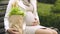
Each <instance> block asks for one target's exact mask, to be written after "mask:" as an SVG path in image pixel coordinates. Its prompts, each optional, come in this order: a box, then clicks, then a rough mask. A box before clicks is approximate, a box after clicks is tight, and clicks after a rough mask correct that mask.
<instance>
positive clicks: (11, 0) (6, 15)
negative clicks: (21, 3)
mask: <svg viewBox="0 0 60 34" xmlns="http://www.w3.org/2000/svg"><path fill="white" fill-rule="evenodd" d="M12 2H13V0H10V1H9V3H8V5H7V9H6V13H5V17H4V25H5V30H7V29H8V28H9V21H8V17H9V13H10V10H11V5H12Z"/></svg>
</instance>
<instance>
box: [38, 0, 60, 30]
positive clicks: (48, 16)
mask: <svg viewBox="0 0 60 34" xmlns="http://www.w3.org/2000/svg"><path fill="white" fill-rule="evenodd" d="M37 8H38V9H37V10H38V15H39V19H40V22H41V23H40V24H41V25H43V26H46V27H55V28H58V29H59V30H60V0H38V1H37Z"/></svg>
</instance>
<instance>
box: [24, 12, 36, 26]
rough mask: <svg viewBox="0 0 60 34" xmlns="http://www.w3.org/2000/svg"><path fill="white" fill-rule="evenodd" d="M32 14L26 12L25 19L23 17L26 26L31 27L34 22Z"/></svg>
mask: <svg viewBox="0 0 60 34" xmlns="http://www.w3.org/2000/svg"><path fill="white" fill-rule="evenodd" d="M34 17H35V16H34V14H33V13H32V12H26V17H25V21H26V25H32V24H33V22H34Z"/></svg>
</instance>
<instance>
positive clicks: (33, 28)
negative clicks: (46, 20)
mask: <svg viewBox="0 0 60 34" xmlns="http://www.w3.org/2000/svg"><path fill="white" fill-rule="evenodd" d="M42 28H44V29H45V28H46V27H44V26H40V25H37V26H26V29H25V33H26V34H35V32H36V30H38V29H42Z"/></svg>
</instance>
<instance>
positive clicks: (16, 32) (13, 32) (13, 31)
mask: <svg viewBox="0 0 60 34" xmlns="http://www.w3.org/2000/svg"><path fill="white" fill-rule="evenodd" d="M7 32H8V33H9V34H18V33H19V32H18V31H17V30H16V29H14V28H10V29H8V30H7Z"/></svg>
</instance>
